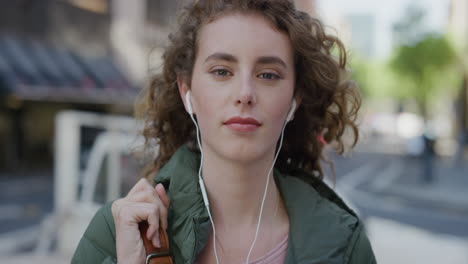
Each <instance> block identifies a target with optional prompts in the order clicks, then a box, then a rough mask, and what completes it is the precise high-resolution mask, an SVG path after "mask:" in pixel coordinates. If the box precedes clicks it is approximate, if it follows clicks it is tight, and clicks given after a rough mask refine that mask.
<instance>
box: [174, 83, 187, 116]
mask: <svg viewBox="0 0 468 264" xmlns="http://www.w3.org/2000/svg"><path fill="white" fill-rule="evenodd" d="M177 86H178V89H179V95H180V98H181V99H182V102H183V103H184V107H185V111H187V113H189V108H188V106H187V102H186V101H185V99H186V97H185V95H186V94H187V92H188V91H189V85H188V83H187V78H186V77H184V76H181V75H178V76H177Z"/></svg>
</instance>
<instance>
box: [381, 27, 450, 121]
mask: <svg viewBox="0 0 468 264" xmlns="http://www.w3.org/2000/svg"><path fill="white" fill-rule="evenodd" d="M455 60H456V55H455V51H454V50H453V48H452V46H451V45H450V43H449V42H448V40H447V39H446V38H445V37H443V36H437V35H427V36H426V37H425V38H423V39H421V40H420V41H418V42H416V43H415V44H413V45H402V46H400V47H399V48H398V49H397V50H396V53H395V55H394V57H393V58H392V59H391V61H390V64H389V65H390V68H391V69H392V70H394V72H395V73H396V74H397V75H398V76H400V77H401V78H404V79H405V80H407V81H409V82H410V83H412V85H411V86H412V87H408V88H411V90H409V91H408V92H407V93H406V95H407V96H410V97H413V98H415V99H416V100H417V101H418V103H419V105H420V107H421V112H422V114H423V115H426V109H425V108H426V107H427V103H428V100H429V97H430V95H431V94H434V93H436V92H437V91H436V89H438V88H440V87H443V86H444V85H443V81H441V79H443V78H444V74H447V71H448V70H453V66H454V65H455Z"/></svg>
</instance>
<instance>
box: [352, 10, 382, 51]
mask: <svg viewBox="0 0 468 264" xmlns="http://www.w3.org/2000/svg"><path fill="white" fill-rule="evenodd" d="M345 19H346V21H348V23H349V29H350V36H351V40H350V41H351V46H352V47H353V49H354V50H356V51H357V52H358V53H359V55H361V56H363V57H366V58H370V57H373V56H374V55H375V41H374V40H375V18H374V16H372V15H370V14H352V15H348V16H346V18H345Z"/></svg>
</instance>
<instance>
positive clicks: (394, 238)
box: [366, 217, 468, 264]
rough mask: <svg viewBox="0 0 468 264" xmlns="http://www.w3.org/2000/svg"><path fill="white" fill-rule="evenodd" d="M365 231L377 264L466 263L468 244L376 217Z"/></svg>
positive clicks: (457, 239) (368, 222)
mask: <svg viewBox="0 0 468 264" xmlns="http://www.w3.org/2000/svg"><path fill="white" fill-rule="evenodd" d="M366 227H367V231H368V235H369V239H370V242H371V244H372V248H373V250H374V253H375V256H376V258H377V263H379V264H390V263H425V264H439V263H444V264H461V263H468V240H465V239H462V238H459V237H454V236H450V235H441V234H434V233H431V232H428V231H426V230H423V229H419V228H415V227H413V226H409V225H405V224H402V223H398V222H394V221H391V220H385V219H381V218H375V217H372V218H370V219H368V221H367V222H366Z"/></svg>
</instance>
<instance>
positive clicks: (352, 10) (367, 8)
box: [317, 0, 449, 57]
mask: <svg viewBox="0 0 468 264" xmlns="http://www.w3.org/2000/svg"><path fill="white" fill-rule="evenodd" d="M411 2H414V3H417V4H418V6H421V7H424V8H425V9H426V12H427V13H426V23H427V28H428V29H430V30H434V31H444V30H445V25H446V23H447V19H448V8H449V0H392V1H379V0H317V3H318V11H319V15H320V16H322V17H323V18H324V19H325V23H326V24H327V18H332V19H333V18H334V17H335V18H336V17H340V16H341V17H342V16H346V15H353V14H370V15H373V16H374V17H375V20H376V25H375V29H376V34H375V37H374V42H375V43H376V44H375V45H376V46H375V53H376V56H377V57H386V56H388V55H390V52H391V47H392V38H391V29H392V25H393V24H394V23H395V22H397V21H398V20H399V19H400V18H401V17H402V15H403V14H404V11H405V8H406V7H407V6H408V5H409V4H411ZM332 26H333V25H332Z"/></svg>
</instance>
